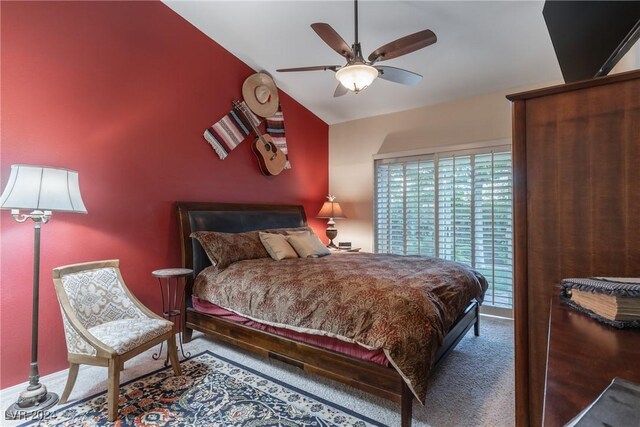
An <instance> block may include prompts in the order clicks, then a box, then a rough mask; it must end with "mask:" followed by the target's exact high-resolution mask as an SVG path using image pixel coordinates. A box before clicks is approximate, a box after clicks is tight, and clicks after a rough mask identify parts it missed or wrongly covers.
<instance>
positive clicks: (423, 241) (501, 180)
mask: <svg viewBox="0 0 640 427" xmlns="http://www.w3.org/2000/svg"><path fill="white" fill-rule="evenodd" d="M375 173H376V176H375V179H376V182H375V190H376V191H375V208H374V209H375V241H376V244H375V249H376V252H380V253H394V254H403V255H428V256H438V257H440V258H444V259H449V260H455V261H459V262H463V263H466V264H469V265H471V266H472V267H474V268H476V269H477V270H478V271H480V272H481V273H482V274H483V275H484V276H485V277H486V278H487V280H488V281H489V283H490V288H489V290H488V291H487V295H486V303H488V304H490V305H495V306H500V307H507V308H511V306H512V284H513V255H512V247H513V235H512V224H513V218H512V184H513V182H512V172H511V153H510V152H509V151H508V149H504V148H503V149H501V150H492V149H488V150H484V151H481V150H477V151H474V152H469V151H467V152H461V153H443V154H436V155H431V156H415V157H403V158H393V159H384V160H376V163H375Z"/></svg>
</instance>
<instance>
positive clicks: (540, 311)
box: [507, 71, 640, 426]
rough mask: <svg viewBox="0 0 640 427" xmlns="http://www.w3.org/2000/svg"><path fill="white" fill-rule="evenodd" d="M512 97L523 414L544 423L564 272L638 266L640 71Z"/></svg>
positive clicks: (519, 404) (621, 271)
mask: <svg viewBox="0 0 640 427" xmlns="http://www.w3.org/2000/svg"><path fill="white" fill-rule="evenodd" d="M507 98H508V99H509V100H511V101H513V162H514V163H513V166H514V169H513V170H514V265H515V267H514V268H515V271H514V316H515V364H516V422H517V425H518V426H527V425H531V426H539V425H541V423H542V410H543V397H544V380H545V369H546V354H547V336H548V320H549V301H550V300H551V295H552V290H553V289H555V288H556V287H557V286H558V284H559V283H560V280H561V279H563V278H568V277H588V276H612V277H620V276H636V277H637V276H640V71H633V72H629V73H621V74H616V75H613V76H609V77H602V78H598V79H594V80H589V81H585V82H578V83H572V84H567V85H560V86H554V87H550V88H545V89H541V90H536V91H531V92H525V93H520V94H515V95H510V96H508V97H507Z"/></svg>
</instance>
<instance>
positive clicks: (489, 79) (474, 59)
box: [165, 0, 562, 124]
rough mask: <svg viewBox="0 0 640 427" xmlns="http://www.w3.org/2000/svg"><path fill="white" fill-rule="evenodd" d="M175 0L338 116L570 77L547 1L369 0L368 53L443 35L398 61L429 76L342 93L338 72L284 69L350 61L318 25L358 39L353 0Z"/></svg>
mask: <svg viewBox="0 0 640 427" xmlns="http://www.w3.org/2000/svg"><path fill="white" fill-rule="evenodd" d="M165 3H166V4H167V5H168V6H169V7H170V8H172V9H173V10H174V11H176V12H177V13H178V14H180V15H181V16H182V17H184V18H185V19H186V20H188V21H189V22H191V23H192V24H193V25H194V26H196V27H197V28H198V29H200V30H201V31H203V32H204V33H205V34H207V35H208V36H209V37H211V38H212V39H214V40H215V41H216V42H218V43H219V44H220V45H222V46H223V47H224V48H226V49H227V50H229V51H230V52H231V53H233V54H234V55H235V56H237V57H238V58H240V59H241V60H242V61H244V62H245V63H247V64H248V65H249V66H251V67H252V68H254V69H255V70H257V71H260V70H264V71H267V72H269V73H270V74H272V75H273V77H274V79H275V81H276V83H277V85H278V87H279V88H280V89H282V90H284V91H285V92H287V93H288V94H289V95H291V96H292V97H293V98H295V99H296V100H297V101H298V102H300V103H301V104H303V105H304V106H305V107H307V108H308V109H309V110H311V111H312V112H313V113H315V114H316V115H317V116H318V117H320V118H321V119H322V120H324V121H325V122H327V123H329V124H333V123H338V122H343V121H348V120H353V119H357V118H362V117H369V116H374V115H378V114H384V113H390V112H395V111H401V110H407V109H411V108H415V107H419V106H423V105H432V104H437V103H440V102H446V101H451V100H454V99H462V98H469V97H472V96H477V95H482V94H486V93H490V92H495V91H498V90H502V89H510V88H515V87H520V86H525V85H529V84H535V83H542V82H548V81H551V80H557V79H561V78H562V75H561V73H560V68H559V66H558V63H557V61H556V59H555V54H554V51H553V47H552V45H551V40H550V39H549V35H548V33H547V30H546V27H545V24H544V20H543V18H542V6H543V4H544V2H542V1H517V2H516V1H514V2H508V1H488V2H483V1H449V2H447V1H360V2H359V3H358V4H359V31H360V35H359V38H360V42H361V44H362V49H363V53H364V55H365V57H366V56H368V55H369V53H370V52H372V51H373V50H374V49H376V48H377V47H379V46H382V45H383V44H386V43H388V42H390V41H392V40H395V39H397V38H399V37H402V36H404V35H407V34H411V33H414V32H416V31H420V30H423V29H426V28H428V29H431V30H432V31H434V32H435V33H436V35H437V36H438V42H437V43H436V44H434V45H432V46H429V47H427V48H425V49H422V50H419V51H417V52H414V53H411V54H409V55H406V56H403V57H400V58H396V59H391V60H389V61H388V62H384V63H382V64H381V65H391V66H395V67H400V68H406V69H408V70H411V71H414V72H417V73H419V74H422V75H423V76H424V78H423V80H422V82H421V83H420V84H418V85H417V86H413V87H410V86H402V85H399V84H396V83H391V82H388V81H384V80H380V79H378V80H377V81H375V82H374V83H373V84H372V85H371V87H369V88H367V89H366V90H365V91H363V92H361V93H360V94H358V95H354V94H352V93H349V94H347V95H345V96H343V97H341V98H333V91H334V90H335V88H336V85H337V81H336V80H335V77H334V73H333V72H331V71H313V72H303V73H278V72H276V71H275V70H276V69H277V68H287V67H297V66H311V65H343V64H344V60H343V58H342V57H341V56H339V55H338V54H337V53H335V52H334V51H333V50H332V49H331V48H329V47H328V46H327V45H325V44H324V42H323V41H322V40H321V39H320V38H319V37H318V36H317V35H316V34H315V32H314V31H313V30H312V29H311V28H310V25H311V24H312V23H314V22H326V23H329V24H330V25H331V26H332V27H333V28H334V29H335V30H336V31H337V32H338V33H339V34H340V35H341V36H342V37H343V38H344V39H345V40H346V41H347V43H349V44H351V43H353V39H354V28H353V2H351V1H166V0H165Z"/></svg>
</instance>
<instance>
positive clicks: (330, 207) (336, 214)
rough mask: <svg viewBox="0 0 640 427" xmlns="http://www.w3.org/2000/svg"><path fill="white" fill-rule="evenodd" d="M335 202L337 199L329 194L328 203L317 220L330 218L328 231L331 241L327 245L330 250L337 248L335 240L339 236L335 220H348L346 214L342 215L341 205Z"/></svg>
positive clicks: (319, 213)
mask: <svg viewBox="0 0 640 427" xmlns="http://www.w3.org/2000/svg"><path fill="white" fill-rule="evenodd" d="M335 200H336V197H335V196H332V195H331V194H329V195H328V196H327V201H326V202H324V204H323V205H322V208H321V209H320V212H318V215H316V217H317V218H329V221H327V230H326V234H327V238H328V239H329V244H328V245H327V247H329V248H335V247H337V246H336V245H335V244H334V243H333V239H335V238H336V237H337V236H338V229H337V228H336V222H335V221H334V220H335V219H337V218H346V217H345V216H344V213H342V208H341V207H340V204H339V203H338V202H336V201H335Z"/></svg>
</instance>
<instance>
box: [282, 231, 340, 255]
mask: <svg viewBox="0 0 640 427" xmlns="http://www.w3.org/2000/svg"><path fill="white" fill-rule="evenodd" d="M287 241H288V242H289V244H290V245H291V246H293V249H295V250H296V252H297V253H298V255H299V256H300V258H308V257H321V256H325V255H331V251H330V250H329V248H327V247H326V246H325V245H324V244H323V243H322V242H321V241H320V239H319V238H318V236H316V233H314V232H313V230H311V229H309V230H308V231H296V232H290V233H288V234H287Z"/></svg>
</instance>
